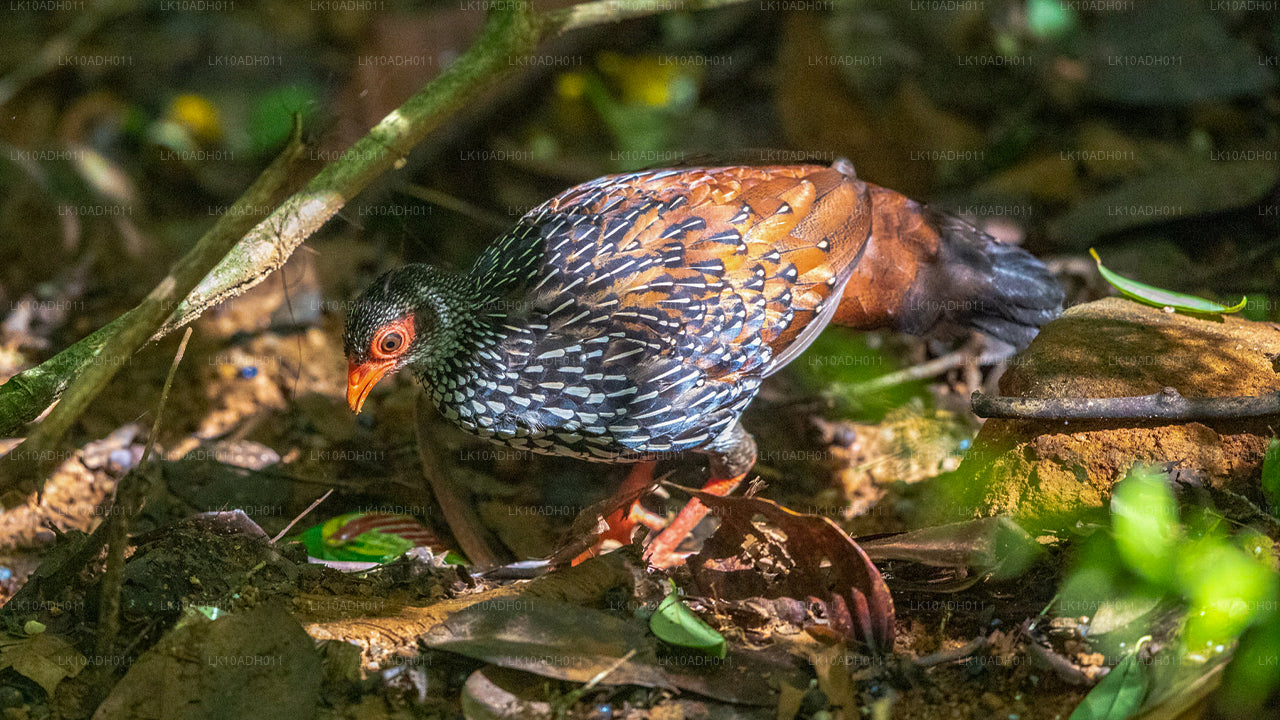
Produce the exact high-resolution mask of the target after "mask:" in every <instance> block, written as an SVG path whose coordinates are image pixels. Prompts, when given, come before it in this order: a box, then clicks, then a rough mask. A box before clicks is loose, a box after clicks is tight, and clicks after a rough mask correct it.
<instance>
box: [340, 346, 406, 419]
mask: <svg viewBox="0 0 1280 720" xmlns="http://www.w3.org/2000/svg"><path fill="white" fill-rule="evenodd" d="M395 364H396V361H395V359H390V360H370V361H369V362H367V363H365V364H363V365H356V364H355V363H353V362H351V361H347V404H348V405H350V406H351V409H352V410H353V411H355V412H357V413H358V412H360V408H362V407H364V400H365V398H367V397H369V393H370V392H371V391H372V390H373V386H374V385H377V384H378V381H379V380H381V379H382V376H384V375H386V374H387V373H388V372H389V371H390V370H391V368H393V367H395Z"/></svg>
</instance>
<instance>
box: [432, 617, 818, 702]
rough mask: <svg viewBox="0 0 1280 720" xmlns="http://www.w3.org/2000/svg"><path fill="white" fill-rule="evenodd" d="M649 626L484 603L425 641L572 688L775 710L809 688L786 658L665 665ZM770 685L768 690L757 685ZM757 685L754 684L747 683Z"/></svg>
mask: <svg viewBox="0 0 1280 720" xmlns="http://www.w3.org/2000/svg"><path fill="white" fill-rule="evenodd" d="M645 630H646V628H645V624H644V623H642V622H641V621H638V620H635V619H630V618H628V619H622V618H619V617H616V616H614V615H611V614H609V613H605V612H602V611H599V610H593V609H590V608H584V607H580V606H577V605H572V604H569V603H565V602H560V601H556V600H548V599H545V598H537V597H528V596H519V597H512V598H509V599H502V600H497V601H494V602H489V603H486V602H481V603H477V604H474V605H471V606H469V607H467V608H464V609H463V610H460V611H458V612H456V613H454V614H452V615H450V616H449V617H448V618H447V619H445V620H444V621H443V622H441V623H439V624H437V625H435V626H434V627H432V628H431V629H430V630H429V631H427V632H426V633H425V634H423V635H422V636H421V642H422V643H423V644H425V645H426V646H427V647H430V648H432V649H435V650H443V651H447V652H454V653H458V654H459V655H465V656H467V657H470V658H474V659H476V660H483V661H485V662H488V663H492V664H494V665H497V666H499V667H504V668H509V669H513V670H522V671H524V672H529V673H534V674H536V675H541V676H543V677H548V678H554V679H556V680H564V681H567V682H573V683H585V682H590V681H592V680H593V679H595V678H596V676H598V675H600V674H601V673H606V671H607V673H606V674H605V677H604V678H603V679H602V680H599V682H600V683H601V684H605V685H640V686H642V687H651V688H665V689H668V690H670V689H674V688H680V689H682V690H688V691H690V692H696V693H699V694H701V695H705V696H707V697H712V698H716V699H718V700H723V701H726V702H733V703H742V704H747V705H760V706H774V705H776V704H777V702H778V692H777V687H778V686H779V684H781V683H790V684H793V685H794V684H801V683H805V682H807V679H806V678H807V674H806V672H805V670H804V669H803V668H802V667H801V666H800V665H799V664H798V662H797V659H796V658H795V657H793V656H791V655H789V654H788V653H786V652H785V651H775V652H771V651H770V650H764V651H740V650H733V651H731V652H729V653H728V655H727V659H726V660H724V661H723V662H721V661H719V660H716V659H712V658H708V657H706V656H705V655H700V654H699V655H696V656H691V657H663V658H662V659H661V660H659V657H658V644H657V642H656V641H655V640H654V639H653V638H652V637H651V636H649V635H648V633H647V632H646V631H645ZM762 677H767V678H769V680H768V681H767V682H759V678H762ZM748 678H751V679H752V680H748Z"/></svg>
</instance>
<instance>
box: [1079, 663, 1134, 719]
mask: <svg viewBox="0 0 1280 720" xmlns="http://www.w3.org/2000/svg"><path fill="white" fill-rule="evenodd" d="M1149 684H1150V678H1149V677H1148V676H1147V666H1146V665H1144V664H1142V663H1141V662H1138V653H1137V652H1134V653H1133V654H1132V655H1129V656H1128V657H1126V658H1125V659H1123V660H1121V661H1120V662H1119V663H1118V664H1117V665H1116V666H1115V667H1114V668H1112V669H1111V672H1110V673H1107V676H1106V677H1104V678H1102V682H1100V683H1098V685H1097V687H1095V688H1094V689H1093V690H1091V691H1090V692H1089V694H1088V695H1086V696H1085V697H1084V700H1082V701H1081V702H1080V704H1079V705H1077V706H1076V709H1075V711H1074V712H1072V713H1071V717H1070V718H1069V720H1128V718H1130V717H1133V715H1134V713H1136V712H1137V711H1138V708H1140V707H1142V700H1143V698H1145V697H1146V695H1147V687H1148V685H1149Z"/></svg>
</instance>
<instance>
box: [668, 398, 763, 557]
mask: <svg viewBox="0 0 1280 720" xmlns="http://www.w3.org/2000/svg"><path fill="white" fill-rule="evenodd" d="M703 452H705V453H706V454H707V455H709V456H710V459H711V480H710V481H709V482H708V483H707V484H706V485H703V486H702V491H703V492H707V493H711V494H712V495H721V496H724V495H728V494H729V493H731V492H733V489H734V488H736V487H738V485H739V484H740V483H741V482H742V481H743V479H744V478H746V477H747V473H748V472H749V471H750V470H751V466H753V465H755V464H756V441H755V440H753V439H752V438H751V436H750V435H749V434H747V431H746V430H743V429H742V425H740V424H738V423H734V424H733V427H732V428H730V429H729V431H728V432H726V433H724V434H723V435H721V436H720V437H718V438H716V440H715V442H714V443H713V444H712V445H711V446H710V447H708V448H707V449H706V450H704V451H703ZM708 512H709V510H708V508H707V506H706V505H703V504H702V503H701V502H700V501H699V500H697V499H696V498H695V499H693V500H690V501H689V502H688V503H687V504H686V505H685V506H684V509H682V510H681V511H680V514H679V515H676V519H675V520H672V521H671V524H669V525H667V527H666V529H665V530H663V531H662V532H661V533H660V534H659V535H658V536H657V537H656V538H654V539H653V541H652V542H650V543H649V547H648V548H646V549H645V557H646V558H647V559H648V560H649V564H650V565H653V566H654V567H660V568H669V567H673V566H675V565H678V564H680V562H682V561H683V560H684V558H683V557H679V556H677V555H676V552H675V550H676V548H677V547H679V546H680V543H681V542H683V541H684V539H685V538H686V537H688V535H689V533H691V532H693V529H694V528H695V527H697V526H698V523H699V522H701V520H702V518H704V517H706V516H707V513H708Z"/></svg>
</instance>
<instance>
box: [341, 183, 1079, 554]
mask: <svg viewBox="0 0 1280 720" xmlns="http://www.w3.org/2000/svg"><path fill="white" fill-rule="evenodd" d="M1062 298H1063V295H1062V290H1061V289H1060V288H1059V287H1058V285H1057V283H1056V282H1055V281H1054V279H1053V277H1052V276H1051V275H1050V274H1049V273H1048V271H1046V270H1045V268H1044V266H1043V265H1041V264H1040V263H1039V262H1038V261H1037V260H1036V259H1035V258H1033V257H1032V256H1031V255H1029V254H1027V253H1026V252H1024V251H1023V250H1021V249H1019V248H1016V247H1013V246H1010V245H1003V244H1000V243H998V242H996V241H995V240H994V239H992V238H991V237H990V236H988V235H986V234H985V233H983V232H981V231H979V230H977V229H975V228H974V227H972V226H971V225H969V224H967V223H965V222H964V221H962V220H960V219H958V218H956V217H953V216H950V215H947V214H945V213H942V212H939V211H935V210H931V209H929V208H927V207H925V206H923V205H920V204H918V203H916V202H914V201H912V200H910V199H908V198H906V197H904V196H903V195H900V194H898V193H896V192H894V191H892V190H887V189H885V188H882V187H878V186H876V185H872V184H870V183H866V182H863V181H861V180H858V179H857V177H856V176H855V175H854V171H853V166H852V165H851V164H850V163H849V162H848V161H846V160H841V161H838V162H836V163H835V164H834V165H833V166H832V167H830V168H827V167H821V166H815V165H793V166H777V167H720V168H679V169H671V170H654V171H646V172H635V173H629V174H625V175H609V176H605V177H602V178H599V179H597V180H592V181H591V182H588V183H584V184H582V185H579V186H577V187H574V188H571V189H569V190H566V191H565V192H563V193H561V194H560V195H559V196H557V197H555V198H552V199H551V200H548V201H547V202H545V203H543V204H542V205H541V206H539V207H537V208H535V209H534V210H532V211H530V212H529V213H528V214H527V215H525V216H524V217H523V218H521V219H520V221H519V222H518V223H517V224H516V226H515V228H514V229H512V230H511V231H510V232H508V233H507V234H506V235H503V236H502V237H501V238H500V239H499V240H498V241H497V242H495V243H494V244H493V245H491V246H490V247H489V248H488V249H487V250H486V251H485V252H484V254H483V255H481V256H480V258H479V259H478V260H477V261H476V263H475V265H474V266H472V268H471V270H470V271H469V272H467V273H465V274H454V273H449V272H445V271H443V270H439V269H436V268H433V267H430V266H426V265H409V266H406V267H402V268H400V269H397V270H393V271H391V272H388V273H386V274H385V275H383V276H382V277H381V278H379V279H378V280H377V281H376V282H375V283H374V284H373V285H372V286H371V287H370V288H369V289H367V290H366V291H365V292H364V293H363V294H362V295H361V296H360V298H359V299H358V300H357V301H356V303H355V304H354V306H353V307H352V310H351V312H350V314H349V316H348V319H347V328H346V337H345V345H346V354H347V359H348V362H349V369H348V372H349V375H348V385H347V400H348V402H349V403H350V405H351V408H352V409H353V410H355V411H356V412H359V411H360V408H361V406H362V405H363V403H364V401H365V398H366V397H368V395H369V391H370V390H371V389H372V388H373V386H374V385H375V384H376V383H377V382H378V381H379V380H380V379H381V378H383V377H384V376H385V375H387V373H390V372H395V371H396V370H399V369H401V368H403V367H405V366H408V367H411V368H412V369H413V371H414V372H415V373H416V374H417V376H418V378H419V379H420V380H421V381H422V382H423V383H424V384H425V386H426V387H427V388H428V390H429V392H430V394H431V398H432V400H434V402H435V404H436V407H437V408H439V410H440V411H441V412H442V413H443V414H444V416H445V417H447V418H448V419H449V420H451V421H452V422H453V423H455V424H457V425H458V426H460V427H462V428H463V429H465V430H467V431H469V432H471V433H473V434H475V435H479V436H480V437H483V438H486V439H488V440H491V441H493V442H495V443H500V444H504V445H509V446H511V447H515V448H520V449H524V450H530V451H533V452H538V453H546V454H553V455H570V456H573V457H578V458H582V459H584V460H591V461H596V462H610V463H639V464H638V465H636V466H635V468H634V469H633V471H632V473H631V476H630V477H629V478H628V480H627V483H626V484H625V486H624V489H623V491H622V493H621V496H626V494H627V493H630V496H632V497H634V496H635V494H636V492H637V491H638V490H639V489H641V488H643V487H645V486H647V484H648V482H649V481H650V479H651V477H652V473H653V469H654V462H655V461H656V460H657V459H660V458H662V457H664V456H670V455H674V454H676V453H683V452H686V451H694V452H698V453H702V454H705V455H706V456H708V458H709V459H710V465H711V480H710V482H709V483H708V484H707V485H706V488H705V489H706V490H708V491H709V492H714V493H718V494H725V493H728V492H730V491H732V490H733V488H734V487H736V486H737V485H738V483H740V482H741V481H742V479H743V478H744V477H745V476H746V473H747V471H748V470H750V469H751V466H752V465H753V464H754V463H755V459H756V448H755V442H754V441H753V440H752V438H751V435H749V434H748V433H747V432H746V431H745V430H744V429H743V428H742V425H741V424H740V423H739V422H738V417H739V415H740V414H741V413H742V411H743V408H745V407H746V406H747V404H748V403H750V402H751V399H752V398H753V397H755V395H756V392H757V391H759V389H760V383H761V382H762V381H763V380H764V378H766V377H768V376H769V375H771V374H773V373H775V372H777V371H778V370H779V369H781V368H782V367H783V366H784V365H786V364H787V363H789V362H791V361H792V360H794V359H795V358H796V356H798V355H799V354H800V353H801V352H802V351H803V350H804V349H805V347H807V346H808V345H809V344H810V343H811V342H812V341H813V340H814V338H815V337H816V336H817V334H818V333H819V332H820V331H821V330H822V328H823V327H825V326H826V325H827V323H829V322H835V323H836V324H838V325H845V326H849V327H854V328H861V329H871V328H895V329H898V330H902V331H906V332H910V333H916V334H922V333H925V332H928V331H931V330H934V329H937V328H940V327H944V326H960V327H964V326H967V327H972V328H976V329H978V330H981V331H983V332H985V333H987V334H989V335H993V336H995V337H997V338H999V339H1001V340H1004V341H1007V342H1009V343H1012V344H1014V345H1018V346H1022V345H1025V344H1026V343H1027V342H1029V341H1030V340H1031V338H1032V337H1034V336H1035V333H1036V331H1037V328H1038V327H1039V326H1040V325H1042V324H1044V323H1045V322H1047V321H1048V320H1050V319H1051V318H1053V317H1054V316H1055V315H1057V314H1058V313H1059V312H1060V311H1061V308H1062ZM705 514H706V508H705V507H704V506H703V505H702V504H701V503H699V502H698V501H697V500H693V501H690V503H689V504H688V505H687V506H685V508H684V509H683V510H682V511H681V512H680V514H679V515H678V516H677V517H676V519H675V520H673V521H672V522H671V523H670V524H668V525H667V526H666V527H665V529H663V530H662V532H661V533H659V534H658V536H657V537H656V538H655V539H654V540H653V541H652V542H651V543H650V544H649V547H648V554H649V558H650V562H652V563H653V564H655V565H669V564H671V563H672V562H673V561H674V560H675V559H676V556H675V554H674V551H675V549H676V546H677V545H678V544H679V543H680V541H681V540H682V539H683V538H684V537H685V536H686V535H687V534H688V533H689V531H690V530H692V529H693V527H694V526H695V525H696V524H697V523H698V521H699V520H700V519H701V518H702V517H703V516H704V515H705ZM607 520H608V522H609V525H610V530H609V532H607V533H606V535H609V536H612V537H615V538H617V539H621V540H624V541H626V540H627V539H629V537H630V534H631V531H632V530H633V529H634V527H635V523H636V522H644V523H645V524H648V525H653V524H654V522H655V518H654V517H652V516H651V515H649V514H647V513H646V512H644V511H643V509H642V508H641V507H640V506H639V504H638V503H636V504H635V505H633V506H632V507H631V508H630V509H628V508H626V507H625V506H624V507H622V508H620V509H619V510H617V511H616V512H615V513H614V514H613V515H611V516H610V517H609V518H607Z"/></svg>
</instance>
